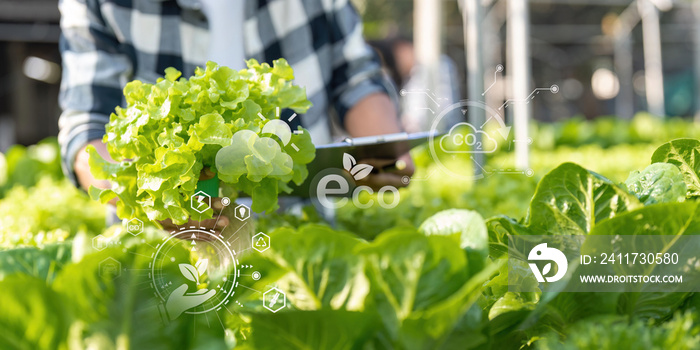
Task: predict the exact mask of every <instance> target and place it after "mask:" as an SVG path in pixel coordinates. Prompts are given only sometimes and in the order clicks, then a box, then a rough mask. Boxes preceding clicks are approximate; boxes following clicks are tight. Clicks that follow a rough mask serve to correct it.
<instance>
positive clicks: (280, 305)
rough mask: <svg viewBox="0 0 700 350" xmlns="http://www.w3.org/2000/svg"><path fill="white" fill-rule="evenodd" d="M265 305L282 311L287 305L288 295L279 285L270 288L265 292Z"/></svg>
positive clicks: (274, 310)
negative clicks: (278, 287)
mask: <svg viewBox="0 0 700 350" xmlns="http://www.w3.org/2000/svg"><path fill="white" fill-rule="evenodd" d="M263 306H264V307H265V308H266V309H268V310H270V311H272V312H277V311H280V310H282V309H284V308H285V307H286V306H287V295H286V294H284V292H283V291H281V290H279V289H277V287H273V288H270V289H269V290H268V291H267V292H265V294H263Z"/></svg>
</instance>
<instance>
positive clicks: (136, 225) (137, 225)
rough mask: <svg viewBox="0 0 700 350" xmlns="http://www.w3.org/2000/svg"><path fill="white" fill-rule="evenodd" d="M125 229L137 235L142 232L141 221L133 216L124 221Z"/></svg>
mask: <svg viewBox="0 0 700 350" xmlns="http://www.w3.org/2000/svg"><path fill="white" fill-rule="evenodd" d="M126 231H127V232H129V233H131V234H132V235H134V236H138V235H140V234H141V232H143V221H141V220H139V219H136V218H133V219H131V220H129V222H127V223H126Z"/></svg>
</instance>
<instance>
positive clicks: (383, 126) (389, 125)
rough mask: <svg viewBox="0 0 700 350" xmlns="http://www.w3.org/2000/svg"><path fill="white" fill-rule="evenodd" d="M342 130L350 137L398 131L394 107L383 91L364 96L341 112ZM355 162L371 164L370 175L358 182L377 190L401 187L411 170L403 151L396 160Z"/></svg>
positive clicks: (410, 164)
mask: <svg viewBox="0 0 700 350" xmlns="http://www.w3.org/2000/svg"><path fill="white" fill-rule="evenodd" d="M345 129H346V130H347V131H348V133H349V134H350V136H352V137H363V136H376V135H384V134H394V133H399V132H401V123H400V122H399V119H398V116H397V113H396V108H394V104H393V103H392V102H391V100H390V99H389V96H387V95H386V94H383V93H375V94H371V95H368V96H366V97H365V98H364V99H362V100H360V101H359V102H358V103H356V104H355V105H354V106H353V107H352V108H351V109H350V110H349V111H348V112H347V114H346V115H345ZM358 162H360V163H363V164H369V165H372V166H373V167H374V169H373V171H372V174H371V175H370V176H368V177H367V178H365V179H362V180H361V181H359V182H358V185H365V186H369V187H371V188H372V189H373V190H378V189H380V188H381V187H383V186H394V187H397V188H398V187H404V186H406V185H407V184H408V182H407V181H403V177H404V176H408V177H410V176H411V175H413V171H414V170H415V168H414V165H413V160H412V159H411V155H410V154H408V153H406V154H404V155H402V156H401V157H399V158H398V159H358Z"/></svg>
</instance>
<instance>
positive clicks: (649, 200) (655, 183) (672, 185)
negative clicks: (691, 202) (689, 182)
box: [625, 163, 687, 205]
mask: <svg viewBox="0 0 700 350" xmlns="http://www.w3.org/2000/svg"><path fill="white" fill-rule="evenodd" d="M625 186H626V187H627V190H628V191H630V192H632V193H634V194H635V195H636V196H637V198H639V200H640V201H642V202H643V203H644V205H648V204H654V203H666V202H682V201H684V200H685V194H686V189H687V186H686V184H685V182H684V180H683V174H681V171H680V170H679V169H678V167H676V166H675V165H673V164H669V163H654V164H652V165H650V166H648V167H646V168H645V169H644V170H642V171H633V172H632V173H631V174H630V176H629V178H627V181H625Z"/></svg>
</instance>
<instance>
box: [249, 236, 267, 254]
mask: <svg viewBox="0 0 700 350" xmlns="http://www.w3.org/2000/svg"><path fill="white" fill-rule="evenodd" d="M253 249H255V250H257V251H259V252H261V253H262V252H264V251H266V250H268V249H270V236H268V235H266V234H264V233H262V232H258V234H257V235H255V236H253Z"/></svg>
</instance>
